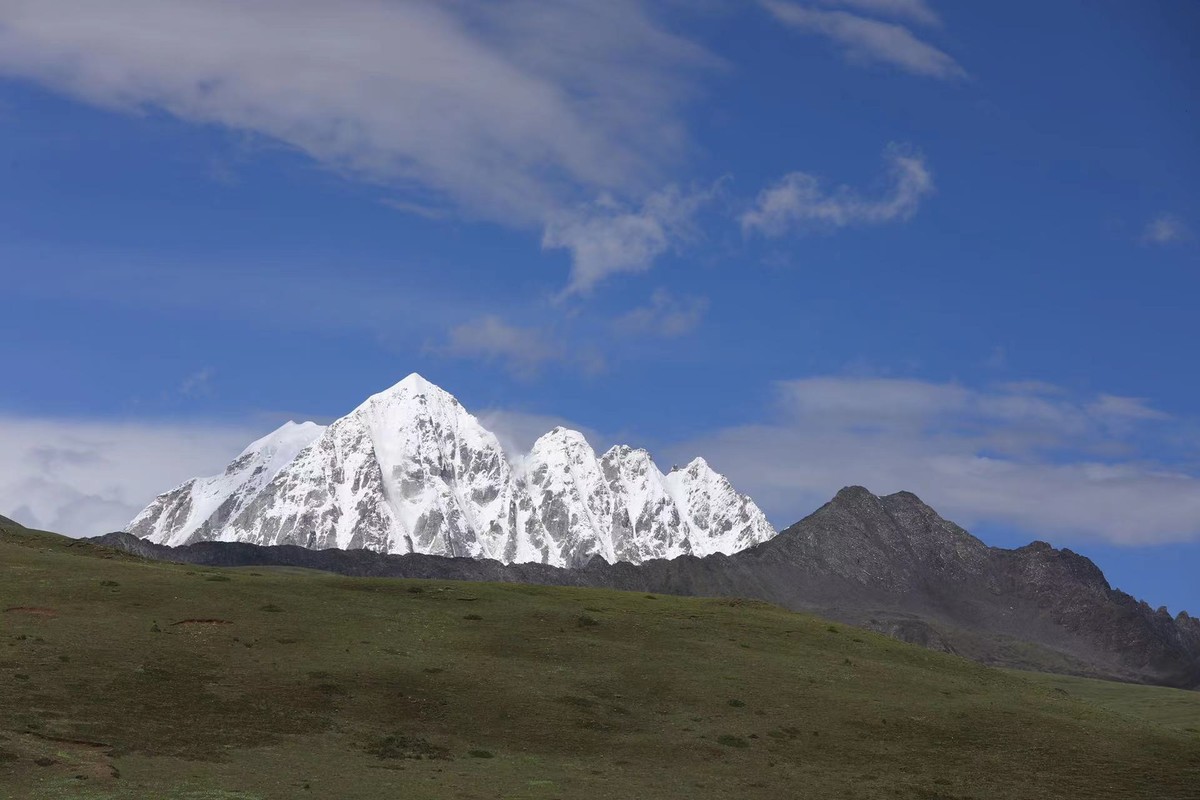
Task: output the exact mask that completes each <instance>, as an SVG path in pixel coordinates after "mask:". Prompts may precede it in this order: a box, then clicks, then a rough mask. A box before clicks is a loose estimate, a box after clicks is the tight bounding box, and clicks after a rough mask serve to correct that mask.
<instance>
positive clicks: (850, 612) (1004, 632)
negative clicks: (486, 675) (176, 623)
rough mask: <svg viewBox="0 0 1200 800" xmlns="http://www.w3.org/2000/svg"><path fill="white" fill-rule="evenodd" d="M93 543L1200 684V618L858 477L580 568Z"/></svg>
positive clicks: (1091, 568)
mask: <svg viewBox="0 0 1200 800" xmlns="http://www.w3.org/2000/svg"><path fill="white" fill-rule="evenodd" d="M100 541H101V542H102V543H104V544H108V545H110V546H115V547H119V548H121V549H124V550H127V551H129V552H133V553H136V554H139V555H143V556H146V557H149V558H156V559H163V560H173V561H182V562H187V563H193V564H202V565H210V566H247V565H258V566H265V565H287V566H301V567H309V568H314V569H322V570H328V571H332V572H339V573H343V574H347V575H372V576H392V577H412V578H437V579H455V580H488V581H511V582H521V583H538V584H553V585H568V586H599V587H607V588H613V589H629V590H635V591H642V592H657V593H667V594H685V595H704V596H731V597H747V598H754V599H760V600H766V601H769V602H772V603H777V604H779V605H782V606H785V607H787V608H792V609H796V610H805V611H813V612H816V613H818V614H820V615H822V616H824V617H827V618H830V619H834V620H839V621H843V622H846V623H850V624H854V625H861V626H864V627H868V628H872V629H875V630H879V631H883V632H886V633H888V634H891V635H892V636H895V637H897V638H899V639H903V640H905V641H909V642H914V643H916V644H921V645H924V646H926V647H931V648H935V649H939V650H944V651H947V652H951V653H957V654H959V655H962V656H964V657H967V658H972V659H975V660H977V661H982V662H984V663H988V664H994V665H998V666H1011V667H1017V668H1023V669H1038V670H1047V671H1053V672H1063V673H1070V674H1077V675H1091V676H1096V677H1105V678H1114V679H1118V680H1126V681H1137V682H1148V683H1161V684H1165V685H1169V686H1178V687H1183V688H1189V689H1195V688H1200V621H1197V620H1196V619H1193V618H1191V617H1189V616H1188V615H1187V614H1186V613H1180V614H1179V615H1178V616H1177V617H1171V616H1170V615H1169V614H1168V613H1167V611H1166V609H1162V608H1160V609H1158V610H1157V611H1155V610H1153V609H1151V608H1150V607H1149V606H1148V605H1146V604H1145V603H1144V602H1139V601H1138V600H1135V599H1134V598H1133V597H1131V596H1129V595H1128V594H1126V593H1124V592H1121V591H1119V590H1116V589H1113V588H1112V587H1111V586H1109V584H1108V581H1107V580H1105V578H1104V575H1103V573H1101V571H1100V570H1099V569H1098V568H1097V567H1096V565H1095V564H1093V563H1092V562H1091V561H1090V560H1088V559H1087V558H1085V557H1083V556H1081V555H1079V554H1077V553H1074V552H1072V551H1070V550H1066V549H1063V550H1058V549H1055V548H1053V547H1051V546H1050V545H1048V544H1046V543H1045V542H1034V543H1033V544H1030V545H1027V546H1025V547H1021V548H1017V549H1015V550H1006V549H1002V548H995V547H988V546H987V545H985V544H984V543H983V542H981V541H980V540H978V539H976V538H975V537H974V536H972V535H971V534H969V533H968V532H967V531H965V530H963V529H962V528H960V527H958V526H957V525H955V524H954V523H952V522H948V521H947V520H944V519H942V518H941V517H940V516H939V515H938V514H937V512H935V511H934V510H933V509H932V508H930V507H929V506H927V505H926V504H925V503H923V502H921V500H920V499H919V498H918V497H917V496H916V495H914V494H911V493H908V492H899V493H897V494H892V495H887V496H885V497H877V496H875V495H873V494H871V493H870V492H869V491H867V490H866V489H863V488H862V487H849V488H846V489H843V490H842V491H840V492H838V494H837V496H836V497H834V498H833V500H831V501H830V502H829V503H826V504H825V505H824V506H822V507H821V508H819V509H818V510H817V511H816V512H814V513H813V514H811V515H809V516H808V517H805V518H804V519H802V520H801V521H800V522H797V523H796V524H795V525H793V526H791V527H790V528H788V529H787V530H785V531H783V532H782V533H780V534H779V535H778V536H777V537H775V538H774V539H772V540H770V541H768V542H764V543H763V544H760V545H757V546H755V547H752V548H750V549H748V550H744V551H742V552H740V553H737V554H735V555H732V556H724V555H714V556H709V557H707V558H695V557H690V556H689V557H683V558H676V559H672V560H670V561H665V560H657V561H650V562H646V563H644V564H641V565H637V566H635V565H633V564H627V563H620V564H608V563H606V562H604V561H603V560H600V559H593V560H592V561H591V562H589V563H588V564H587V565H586V566H584V567H582V568H579V569H557V568H554V567H548V566H545V565H541V564H512V565H504V564H501V563H499V562H496V561H476V560H471V559H462V558H440V557H436V556H422V555H405V556H395V555H381V554H378V553H374V552H370V551H366V550H352V551H342V550H322V551H315V550H306V549H303V548H299V547H259V546H256V545H249V544H241V543H220V542H204V543H199V544H194V545H188V546H185V547H178V548H170V547H163V546H160V545H154V544H150V543H149V542H146V541H144V540H141V539H138V538H136V537H133V536H130V535H129V534H125V533H117V534H109V535H108V536H105V537H101V539H100Z"/></svg>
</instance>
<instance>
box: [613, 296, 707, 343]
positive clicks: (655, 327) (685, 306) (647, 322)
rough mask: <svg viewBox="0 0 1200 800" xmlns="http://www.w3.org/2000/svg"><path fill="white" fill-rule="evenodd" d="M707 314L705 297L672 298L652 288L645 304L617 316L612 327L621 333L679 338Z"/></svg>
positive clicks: (692, 328) (693, 327)
mask: <svg viewBox="0 0 1200 800" xmlns="http://www.w3.org/2000/svg"><path fill="white" fill-rule="evenodd" d="M707 311H708V298H706V297H692V296H688V297H675V296H674V295H672V294H671V293H670V292H668V291H667V290H666V289H656V290H655V291H654V294H652V295H651V296H650V303H649V304H648V305H644V306H639V307H638V308H635V309H632V310H631V311H629V312H627V313H625V314H622V315H621V316H619V317H617V318H616V319H615V320H613V328H614V329H615V330H616V331H617V332H619V333H624V334H654V335H657V336H668V337H670V336H682V335H683V334H685V333H688V332H690V331H692V330H694V329H695V328H696V326H697V325H699V324H700V320H702V319H703V318H704V314H705V312H707Z"/></svg>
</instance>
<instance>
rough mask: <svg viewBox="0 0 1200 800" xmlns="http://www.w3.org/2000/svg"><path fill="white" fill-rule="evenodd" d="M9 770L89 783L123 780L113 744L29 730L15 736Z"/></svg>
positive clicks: (10, 742)
mask: <svg viewBox="0 0 1200 800" xmlns="http://www.w3.org/2000/svg"><path fill="white" fill-rule="evenodd" d="M7 746H8V747H9V748H11V750H10V751H9V753H8V755H9V756H10V760H9V764H8V766H9V768H10V769H21V770H22V771H29V770H33V771H37V772H39V773H51V774H58V775H62V776H70V777H73V778H76V779H81V780H88V781H110V780H114V779H116V778H119V777H120V773H119V772H118V771H117V768H116V767H115V766H113V763H112V755H113V748H112V745H109V744H105V743H104V742H91V741H88V740H86V739H74V738H70V737H63V736H48V735H46V734H42V733H36V732H34V731H27V732H25V733H23V734H18V735H16V736H14V737H13V739H11V740H10V741H9V742H7Z"/></svg>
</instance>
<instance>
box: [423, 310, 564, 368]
mask: <svg viewBox="0 0 1200 800" xmlns="http://www.w3.org/2000/svg"><path fill="white" fill-rule="evenodd" d="M435 349H436V350H437V352H440V353H442V354H444V355H447V356H451V357H454V358H476V359H480V360H483V361H491V362H498V363H500V364H502V365H503V366H505V367H506V368H507V369H509V370H510V371H511V372H513V373H514V374H516V375H519V376H523V377H529V376H532V375H534V374H536V373H537V371H538V370H539V369H541V368H542V366H544V365H545V364H547V363H549V362H551V361H561V360H562V359H564V358H565V357H566V349H565V348H564V347H563V346H562V345H561V344H560V343H559V342H557V341H555V340H554V339H553V338H552V336H551V335H550V333H549V332H548V331H545V330H542V329H539V328H531V327H522V326H519V325H513V324H510V323H508V322H505V321H504V320H503V319H501V318H500V317H498V316H496V315H494V314H487V315H484V316H482V317H479V318H478V319H474V320H471V321H469V322H464V323H462V324H461V325H456V326H455V327H453V328H451V329H450V333H449V335H448V337H447V340H446V343H445V344H444V345H441V346H439V347H437V348H435Z"/></svg>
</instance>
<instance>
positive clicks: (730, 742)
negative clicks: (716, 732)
mask: <svg viewBox="0 0 1200 800" xmlns="http://www.w3.org/2000/svg"><path fill="white" fill-rule="evenodd" d="M717 744H723V745H725V746H726V747H749V746H750V743H749V742H748V741H746V740H745V739H743V738H742V737H740V736H734V735H733V734H731V733H723V734H721V735H720V736H718V737H717Z"/></svg>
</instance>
